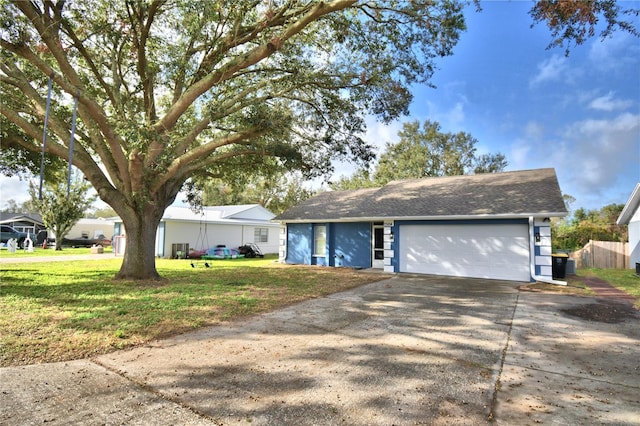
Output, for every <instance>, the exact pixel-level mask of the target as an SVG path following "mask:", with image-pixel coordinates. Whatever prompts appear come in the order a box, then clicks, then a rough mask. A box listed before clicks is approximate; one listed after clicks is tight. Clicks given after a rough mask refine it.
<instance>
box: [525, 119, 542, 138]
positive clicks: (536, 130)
mask: <svg viewBox="0 0 640 426" xmlns="http://www.w3.org/2000/svg"><path fill="white" fill-rule="evenodd" d="M524 134H525V135H526V137H527V139H533V140H534V141H535V140H540V139H542V137H543V136H544V126H543V125H542V124H541V123H538V122H536V121H529V122H528V123H527V124H526V125H525V127H524Z"/></svg>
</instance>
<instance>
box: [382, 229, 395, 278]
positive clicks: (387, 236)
mask: <svg viewBox="0 0 640 426" xmlns="http://www.w3.org/2000/svg"><path fill="white" fill-rule="evenodd" d="M392 230H393V221H385V222H384V231H383V232H384V234H383V235H384V240H383V243H384V272H390V273H393V272H395V266H394V265H393V258H394V256H395V251H394V250H393V233H392Z"/></svg>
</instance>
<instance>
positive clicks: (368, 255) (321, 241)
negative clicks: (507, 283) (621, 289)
mask: <svg viewBox="0 0 640 426" xmlns="http://www.w3.org/2000/svg"><path fill="white" fill-rule="evenodd" d="M566 214H567V211H566V207H565V204H564V201H563V198H562V193H561V192H560V187H559V185H558V180H557V177H556V173H555V170H553V169H538V170H527V171H517V172H505V173H489V174H480V175H473V176H449V177H435V178H423V179H415V180H402V181H393V182H390V183H388V184H387V185H385V186H383V187H382V188H371V189H360V190H352V191H329V192H323V193H321V194H319V195H317V196H315V197H313V198H310V199H308V200H306V201H303V202H302V203H300V204H299V205H297V206H295V207H293V208H291V209H289V210H287V211H286V212H284V213H282V214H281V215H279V216H277V217H276V218H275V219H274V220H277V221H279V222H280V223H281V224H282V229H281V238H280V241H281V248H280V259H281V261H284V262H286V263H294V264H308V265H326V266H347V267H354V268H379V269H382V270H384V271H385V272H409V273H418V274H435V275H449V276H461V277H477V278H490V279H500V280H513V281H526V282H529V281H532V280H540V281H544V280H547V281H550V280H552V257H551V227H550V218H552V217H562V216H565V215H566Z"/></svg>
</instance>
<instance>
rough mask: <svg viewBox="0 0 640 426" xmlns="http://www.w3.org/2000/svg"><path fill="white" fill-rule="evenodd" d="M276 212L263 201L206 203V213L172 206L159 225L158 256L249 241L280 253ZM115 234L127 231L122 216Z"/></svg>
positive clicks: (238, 245)
mask: <svg viewBox="0 0 640 426" xmlns="http://www.w3.org/2000/svg"><path fill="white" fill-rule="evenodd" d="M274 216H275V215H274V214H273V213H271V212H270V211H269V210H267V209H265V208H264V207H262V206H261V205H259V204H244V205H239V206H206V207H203V211H202V213H195V212H194V211H193V210H191V208H189V207H179V206H169V207H168V208H167V210H165V212H164V216H162V219H161V220H160V224H159V225H158V231H157V233H156V256H157V257H164V258H174V257H176V256H177V254H178V252H188V251H189V250H198V251H200V250H206V249H209V248H214V247H216V246H219V245H224V246H226V247H229V248H238V247H240V246H242V245H245V244H249V243H253V244H255V245H257V246H258V247H259V248H260V250H261V251H262V253H264V254H267V253H277V252H278V231H279V224H277V223H273V222H271V219H272V218H273V217H274ZM115 235H116V236H119V235H126V230H125V229H124V226H123V223H122V221H121V220H118V221H116V223H115ZM187 245H188V247H187Z"/></svg>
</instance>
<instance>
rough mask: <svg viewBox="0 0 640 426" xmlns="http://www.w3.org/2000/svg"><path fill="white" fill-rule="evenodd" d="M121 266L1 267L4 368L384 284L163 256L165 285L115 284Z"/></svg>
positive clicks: (269, 264) (0, 356)
mask: <svg viewBox="0 0 640 426" xmlns="http://www.w3.org/2000/svg"><path fill="white" fill-rule="evenodd" d="M65 251H66V250H65ZM70 251H71V250H70ZM67 254H71V253H69V252H68V253H67ZM120 262H122V259H121V258H113V257H107V258H105V259H104V260H87V261H73V262H41V263H27V264H25V263H21V264H18V263H11V264H2V265H0V303H1V305H2V309H1V310H0V335H1V339H2V341H1V344H0V365H2V366H9V365H24V364H32V363H41V362H54V361H63V360H71V359H77V358H84V357H89V356H92V355H96V354H102V353H106V352H109V351H113V350H116V349H122V348H126V347H131V346H135V345H140V344H143V343H145V342H149V341H151V340H153V339H157V338H162V337H167V336H171V335H176V334H179V333H182V332H185V331H189V330H193V329H196V328H198V327H204V326H208V325H212V324H216V323H220V322H222V321H227V320H231V319H234V318H238V317H242V316H246V315H254V314H257V313H260V312H265V311H269V310H273V309H276V308H279V307H282V306H286V305H289V304H292V303H295V302H299V301H302V300H305V299H309V298H314V297H319V296H323V295H326V294H330V293H334V292H338V291H342V290H346V289H349V288H353V287H357V286H360V285H362V284H365V283H368V282H373V281H376V280H379V279H382V278H385V276H384V275H376V274H368V273H363V272H358V271H354V270H351V269H347V268H323V267H298V266H291V265H280V264H277V263H275V262H274V259H273V258H266V259H236V260H220V261H217V260H216V261H210V262H209V263H210V264H211V265H212V267H211V268H205V266H204V262H201V261H197V262H195V265H196V267H195V268H193V267H192V266H191V264H190V261H189V260H169V259H158V260H157V268H158V271H159V272H160V274H161V275H162V276H163V277H164V278H166V280H164V281H159V282H158V281H150V282H142V283H140V282H132V281H114V280H113V276H114V275H115V274H116V272H117V271H118V269H119V267H120Z"/></svg>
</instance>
